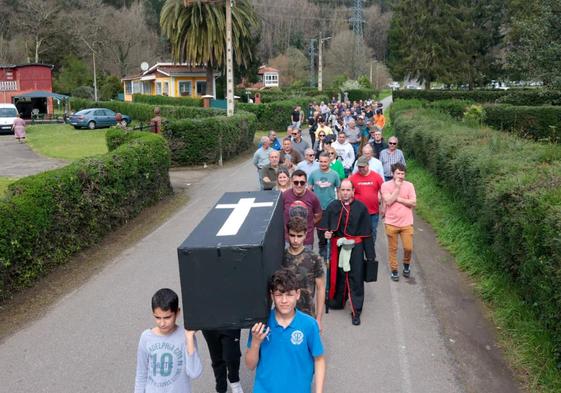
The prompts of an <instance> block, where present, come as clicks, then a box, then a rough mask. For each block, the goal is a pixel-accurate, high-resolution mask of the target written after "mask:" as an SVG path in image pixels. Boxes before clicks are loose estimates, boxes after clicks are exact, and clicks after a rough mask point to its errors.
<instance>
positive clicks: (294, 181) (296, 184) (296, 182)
mask: <svg viewBox="0 0 561 393" xmlns="http://www.w3.org/2000/svg"><path fill="white" fill-rule="evenodd" d="M292 184H294V185H295V186H305V185H306V180H293V181H292Z"/></svg>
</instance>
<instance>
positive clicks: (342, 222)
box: [320, 179, 376, 325]
mask: <svg viewBox="0 0 561 393" xmlns="http://www.w3.org/2000/svg"><path fill="white" fill-rule="evenodd" d="M339 197H340V199H339V200H335V201H333V202H331V203H330V204H329V206H328V207H327V209H326V210H325V214H324V215H323V218H322V222H321V226H320V227H321V229H323V230H325V231H326V232H325V238H326V239H331V240H330V245H331V258H330V262H329V263H330V266H331V268H330V277H328V280H329V283H330V284H329V285H330V286H329V300H330V302H329V306H330V307H331V308H334V309H343V308H344V307H345V303H346V302H347V299H349V301H350V304H351V316H352V323H353V325H360V313H361V312H362V305H363V302H364V273H365V272H364V259H366V261H367V263H373V261H374V260H375V259H376V254H375V251H374V243H373V242H372V239H371V238H372V230H371V225H370V215H369V214H368V209H367V208H366V206H365V205H364V204H363V203H362V202H360V201H357V200H355V199H354V188H353V184H352V183H351V181H350V180H348V179H345V180H343V181H342V182H341V188H340V189H339ZM365 256H366V258H365Z"/></svg>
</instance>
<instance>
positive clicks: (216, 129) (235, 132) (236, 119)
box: [164, 105, 260, 165]
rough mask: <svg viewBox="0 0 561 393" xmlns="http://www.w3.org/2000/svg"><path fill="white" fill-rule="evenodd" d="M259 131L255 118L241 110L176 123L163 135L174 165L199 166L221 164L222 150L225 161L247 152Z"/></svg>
mask: <svg viewBox="0 0 561 393" xmlns="http://www.w3.org/2000/svg"><path fill="white" fill-rule="evenodd" d="M256 106H260V105H256ZM256 128H257V120H256V117H255V115H254V114H251V113H247V112H241V111H240V112H238V113H236V114H235V115H234V116H232V117H226V116H217V117H212V118H206V119H184V120H173V121H170V122H169V123H168V124H167V125H166V129H165V130H164V136H165V137H166V139H167V140H168V143H169V148H170V150H171V160H172V163H173V164H174V165H196V164H202V163H215V162H218V160H219V158H220V152H221V151H222V158H223V159H228V158H230V157H234V156H236V155H238V154H239V153H241V152H244V151H246V150H247V149H249V148H250V147H252V146H253V138H254V137H255V130H256Z"/></svg>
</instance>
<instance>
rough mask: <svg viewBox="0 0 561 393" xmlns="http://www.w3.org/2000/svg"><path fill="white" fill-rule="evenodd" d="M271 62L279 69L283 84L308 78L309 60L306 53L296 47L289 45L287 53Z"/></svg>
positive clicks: (272, 65)
mask: <svg viewBox="0 0 561 393" xmlns="http://www.w3.org/2000/svg"><path fill="white" fill-rule="evenodd" d="M269 64H270V65H271V67H275V68H276V69H278V70H279V74H280V83H281V85H283V86H289V85H291V84H293V83H294V82H296V81H304V80H306V77H307V72H308V71H307V69H308V68H309V67H308V60H307V59H306V56H304V53H302V51H300V50H298V49H296V48H292V47H289V48H288V49H287V50H286V53H283V54H280V55H278V56H277V57H275V58H273V59H271V60H270V62H269Z"/></svg>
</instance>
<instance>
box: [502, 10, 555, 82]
mask: <svg viewBox="0 0 561 393" xmlns="http://www.w3.org/2000/svg"><path fill="white" fill-rule="evenodd" d="M509 17H510V30H509V33H508V38H507V49H508V52H507V66H508V70H509V71H510V73H511V75H512V76H514V77H515V78H517V79H518V78H520V79H528V78H534V79H539V80H543V82H544V84H545V85H546V86H561V76H559V70H560V69H561V27H560V26H561V24H560V22H559V21H560V17H561V0H534V1H520V0H512V1H511V2H510V8H509Z"/></svg>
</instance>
